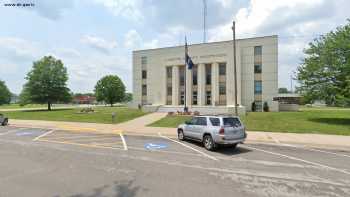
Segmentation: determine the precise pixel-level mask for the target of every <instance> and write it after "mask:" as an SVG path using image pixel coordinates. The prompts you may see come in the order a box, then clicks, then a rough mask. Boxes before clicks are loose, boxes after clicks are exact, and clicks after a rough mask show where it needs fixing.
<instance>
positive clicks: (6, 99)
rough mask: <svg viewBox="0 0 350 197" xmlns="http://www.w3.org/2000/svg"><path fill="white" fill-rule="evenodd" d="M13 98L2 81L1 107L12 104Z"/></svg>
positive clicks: (0, 87)
mask: <svg viewBox="0 0 350 197" xmlns="http://www.w3.org/2000/svg"><path fill="white" fill-rule="evenodd" d="M11 96H12V94H11V92H10V90H9V89H8V88H7V86H6V84H5V82H4V81H1V80H0V105H3V104H9V103H10V102H11Z"/></svg>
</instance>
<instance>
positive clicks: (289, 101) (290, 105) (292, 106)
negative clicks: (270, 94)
mask: <svg viewBox="0 0 350 197" xmlns="http://www.w3.org/2000/svg"><path fill="white" fill-rule="evenodd" d="M301 98H302V96H301V95H299V94H291V93H286V94H278V96H277V97H274V98H273V100H274V101H278V108H279V110H280V111H298V110H299V105H300V102H301Z"/></svg>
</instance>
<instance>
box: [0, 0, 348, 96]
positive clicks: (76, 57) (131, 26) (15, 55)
mask: <svg viewBox="0 0 350 197" xmlns="http://www.w3.org/2000/svg"><path fill="white" fill-rule="evenodd" d="M0 2H1V4H0V80H4V81H5V82H6V84H7V85H8V87H9V88H10V90H11V91H12V92H14V93H20V91H21V89H22V86H23V84H24V83H25V79H24V78H25V75H26V73H27V72H28V71H29V70H30V69H31V66H32V62H33V61H35V60H38V59H40V58H41V57H42V56H44V55H54V56H56V57H57V58H60V59H62V60H63V62H64V63H65V66H66V67H67V69H68V72H69V83H68V85H69V88H70V89H71V90H72V91H74V92H92V91H93V88H94V85H95V83H96V81H97V80H98V79H100V78H101V77H103V76H104V75H107V74H117V75H118V76H120V77H121V78H122V80H123V81H124V83H125V84H126V86H127V89H128V90H129V91H131V89H132V75H131V52H132V50H135V49H145V48H156V47H165V46H173V45H179V44H183V43H182V42H183V39H184V35H185V34H186V35H187V37H188V41H189V42H190V43H199V42H201V41H202V39H203V37H202V6H203V5H202V0H177V1H173V0H0ZM207 2H208V17H207V21H208V40H209V41H221V40H229V39H231V36H232V32H231V28H230V26H231V23H232V20H233V19H235V20H236V23H237V26H236V28H237V34H238V38H246V37H253V36H264V35H272V34H277V35H279V74H278V75H279V87H288V88H289V87H290V80H289V79H290V75H291V74H292V73H293V71H295V70H296V68H297V66H298V65H299V64H300V62H301V59H302V57H303V53H302V51H303V49H304V48H305V47H306V46H307V43H308V42H310V41H311V40H312V39H313V38H314V37H316V36H318V35H320V34H323V33H325V32H328V31H330V30H332V29H334V28H335V27H337V26H339V25H343V24H345V23H346V19H347V18H350V14H349V13H348V11H347V9H348V8H349V7H350V1H348V0H337V1H332V0H308V1H305V0H279V1H275V0H207ZM5 3H34V4H35V6H33V7H5V6H4V4H5Z"/></svg>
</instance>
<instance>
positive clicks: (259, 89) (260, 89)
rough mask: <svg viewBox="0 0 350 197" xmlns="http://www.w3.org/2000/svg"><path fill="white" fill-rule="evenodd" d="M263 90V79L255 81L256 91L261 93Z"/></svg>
mask: <svg viewBox="0 0 350 197" xmlns="http://www.w3.org/2000/svg"><path fill="white" fill-rule="evenodd" d="M261 92H262V84H261V81H254V93H255V94H261Z"/></svg>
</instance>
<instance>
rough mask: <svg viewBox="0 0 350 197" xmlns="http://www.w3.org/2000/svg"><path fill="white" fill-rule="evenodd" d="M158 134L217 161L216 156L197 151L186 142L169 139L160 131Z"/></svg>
mask: <svg viewBox="0 0 350 197" xmlns="http://www.w3.org/2000/svg"><path fill="white" fill-rule="evenodd" d="M158 135H159V136H160V137H162V138H165V139H168V140H170V141H172V142H175V143H178V144H181V145H182V146H184V147H186V148H189V149H191V150H194V151H196V152H197V153H200V154H201V155H203V156H205V157H208V158H209V159H212V160H215V161H218V159H217V158H215V157H213V156H211V155H208V154H207V153H204V152H202V151H199V150H197V149H195V148H193V147H191V146H189V145H187V144H184V143H182V142H179V141H177V140H173V139H171V138H169V137H166V136H164V135H162V134H161V133H158Z"/></svg>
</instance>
